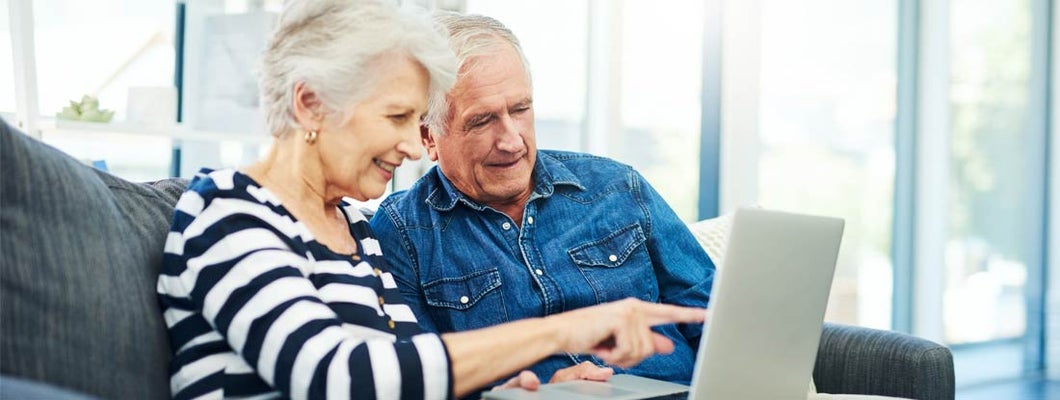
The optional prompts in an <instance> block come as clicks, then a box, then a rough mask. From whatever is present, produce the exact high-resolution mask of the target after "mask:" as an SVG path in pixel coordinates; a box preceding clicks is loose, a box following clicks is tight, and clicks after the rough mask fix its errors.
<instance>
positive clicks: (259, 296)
mask: <svg viewBox="0 0 1060 400" xmlns="http://www.w3.org/2000/svg"><path fill="white" fill-rule="evenodd" d="M196 211H198V210H196ZM196 214H197V215H195V216H191V215H188V218H190V221H188V223H187V224H186V225H185V226H184V227H183V229H182V230H180V231H178V232H173V233H171V234H170V237H169V240H168V241H167V253H169V254H168V255H170V256H173V255H176V256H178V257H181V258H182V260H183V261H184V262H183V263H182V264H183V266H184V268H183V269H182V270H168V271H165V272H164V273H163V276H162V277H160V285H162V284H163V282H162V281H165V286H167V287H168V290H167V291H168V292H169V293H168V295H170V296H177V297H185V298H186V300H187V302H188V303H189V304H190V305H191V306H192V307H193V308H194V310H195V311H199V312H201V313H202V315H203V317H204V318H205V320H206V321H207V322H208V323H209V324H210V326H212V328H213V330H215V331H216V332H218V333H220V334H221V336H222V337H223V338H224V340H225V341H226V342H227V343H228V345H229V346H231V348H232V349H233V350H235V352H236V353H237V354H239V356H240V357H241V358H243V360H244V361H245V362H246V363H247V364H248V365H250V366H252V367H253V369H254V371H255V372H256V373H257V374H258V375H259V376H260V377H261V378H262V379H263V380H264V381H265V382H267V383H268V384H269V385H270V386H272V387H273V388H274V389H276V390H279V391H281V392H283V393H284V394H285V395H286V396H288V397H290V398H293V399H347V398H379V399H446V398H451V392H452V388H451V386H452V384H451V379H450V371H449V365H450V364H449V359H448V356H447V353H446V349H445V346H444V344H443V343H442V341H441V339H440V338H439V337H438V336H437V335H434V334H421V335H416V336H413V337H411V338H407V339H405V340H397V341H394V340H391V339H388V338H386V337H380V336H379V335H365V334H363V332H361V331H358V330H356V329H347V328H344V327H343V321H342V320H340V319H339V317H338V315H336V313H335V312H334V311H333V310H332V309H331V308H330V307H329V306H328V305H327V304H326V303H325V302H324V301H323V300H321V298H320V297H319V296H318V292H317V289H316V287H315V286H314V285H313V284H312V282H310V281H309V279H307V278H306V277H305V276H304V275H303V272H302V268H304V267H305V264H306V263H309V262H310V260H309V259H308V258H307V255H302V254H297V253H295V252H293V251H292V250H291V249H290V246H288V240H289V237H290V236H289V234H290V232H287V231H289V230H290V227H289V226H285V225H284V224H283V223H282V221H280V220H279V219H283V218H285V217H283V216H280V215H278V214H276V213H275V212H273V211H272V210H270V209H269V208H268V207H266V206H265V205H262V204H260V203H255V202H253V201H247V200H241V199H233V198H224V199H213V201H208V202H207V203H206V205H205V207H204V208H203V209H202V210H201V212H199V213H196ZM178 217H179V211H178ZM179 225H180V224H176V223H175V225H174V226H175V227H176V226H179ZM347 325H348V324H347ZM359 332H361V333H360V334H359Z"/></svg>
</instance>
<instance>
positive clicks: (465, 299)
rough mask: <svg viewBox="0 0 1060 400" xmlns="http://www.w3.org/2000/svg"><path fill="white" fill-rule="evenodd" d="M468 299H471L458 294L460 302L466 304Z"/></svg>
mask: <svg viewBox="0 0 1060 400" xmlns="http://www.w3.org/2000/svg"><path fill="white" fill-rule="evenodd" d="M469 301H471V299H469V298H467V296H460V304H467V302H469Z"/></svg>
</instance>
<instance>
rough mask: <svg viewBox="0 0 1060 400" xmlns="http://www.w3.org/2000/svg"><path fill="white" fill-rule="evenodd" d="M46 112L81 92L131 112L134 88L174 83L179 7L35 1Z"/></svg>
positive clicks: (108, 0) (129, 0) (119, 112)
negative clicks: (131, 95) (176, 23)
mask: <svg viewBox="0 0 1060 400" xmlns="http://www.w3.org/2000/svg"><path fill="white" fill-rule="evenodd" d="M33 6H34V10H33V11H34V20H35V21H34V35H35V40H36V56H37V60H36V64H37V78H38V79H37V88H38V91H39V97H40V112H41V114H43V115H45V116H54V115H55V114H56V113H58V112H59V111H61V110H62V108H63V107H64V106H66V105H67V103H68V102H69V101H70V100H80V99H81V96H82V95H86V94H87V95H92V96H96V97H98V98H99V101H100V107H101V108H104V109H110V110H114V111H115V113H116V117H115V119H116V120H120V119H122V118H123V117H124V115H125V113H126V110H127V106H128V93H129V89H130V88H132V87H138V86H151V87H158V86H172V85H173V66H174V62H175V61H174V60H175V58H174V47H173V43H174V41H173V27H174V21H175V16H174V9H175V8H174V5H173V2H172V1H164V0H150V1H144V0H100V1H87V2H86V1H77V0H55V1H43V2H33Z"/></svg>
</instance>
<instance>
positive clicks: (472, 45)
mask: <svg viewBox="0 0 1060 400" xmlns="http://www.w3.org/2000/svg"><path fill="white" fill-rule="evenodd" d="M433 17H434V22H435V23H436V24H437V25H438V26H439V28H441V29H443V32H445V34H446V37H448V38H449V47H450V48H452V50H453V53H455V54H456V59H457V71H459V73H460V75H461V76H463V75H466V74H468V73H470V72H471V71H473V70H474V68H475V61H476V59H477V57H479V56H483V55H488V54H492V53H496V51H497V50H498V46H505V45H510V46H511V47H512V48H513V49H515V52H516V53H517V54H519V59H520V60H521V61H522V62H523V70H524V71H526V80H527V81H528V82H533V81H532V80H531V79H530V63H529V62H527V61H526V55H524V54H523V48H522V46H520V45H519V39H518V38H516V37H515V34H513V33H512V31H511V30H510V29H508V27H506V26H504V24H502V23H501V22H500V21H497V20H496V19H493V18H490V17H487V16H484V15H473V14H460V13H456V12H452V11H441V10H439V11H435V12H434V13H433ZM444 99H445V98H444V97H443V100H444ZM449 108H450V104H449V102H448V100H445V101H432V102H431V103H430V104H428V106H427V118H426V120H425V121H424V123H426V124H427V127H428V128H429V129H430V130H431V131H433V132H437V133H440V134H444V133H445V124H447V123H448V122H449Z"/></svg>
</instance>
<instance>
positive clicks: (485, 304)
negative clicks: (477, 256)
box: [423, 268, 508, 332]
mask: <svg viewBox="0 0 1060 400" xmlns="http://www.w3.org/2000/svg"><path fill="white" fill-rule="evenodd" d="M423 296H424V298H425V300H426V302H427V308H428V311H429V312H430V314H431V318H432V319H433V320H434V322H435V324H436V325H437V326H438V329H439V330H441V331H443V332H445V331H462V330H468V329H477V328H484V327H487V326H492V325H496V324H499V323H503V322H507V320H508V318H507V312H506V310H505V309H504V298H503V296H501V274H500V272H499V271H497V269H496V268H493V269H489V270H485V271H478V272H473V273H470V274H467V275H463V276H457V277H446V278H442V279H437V280H434V281H431V282H427V283H425V284H423Z"/></svg>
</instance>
